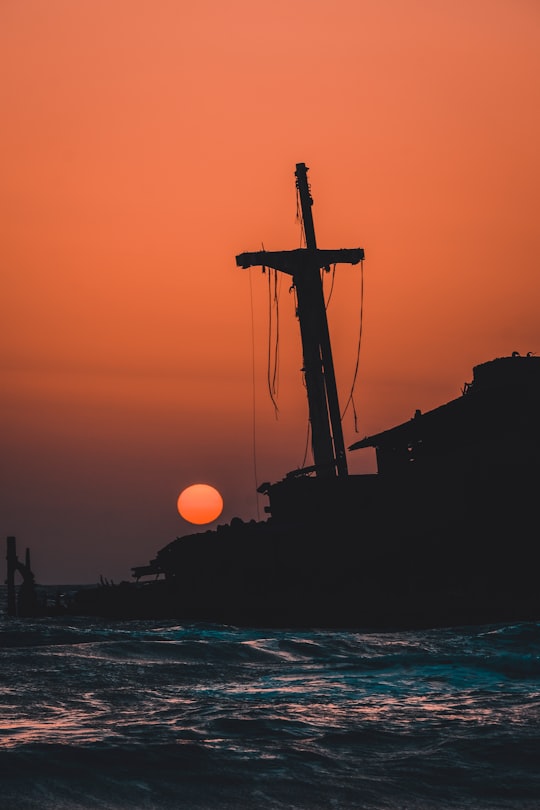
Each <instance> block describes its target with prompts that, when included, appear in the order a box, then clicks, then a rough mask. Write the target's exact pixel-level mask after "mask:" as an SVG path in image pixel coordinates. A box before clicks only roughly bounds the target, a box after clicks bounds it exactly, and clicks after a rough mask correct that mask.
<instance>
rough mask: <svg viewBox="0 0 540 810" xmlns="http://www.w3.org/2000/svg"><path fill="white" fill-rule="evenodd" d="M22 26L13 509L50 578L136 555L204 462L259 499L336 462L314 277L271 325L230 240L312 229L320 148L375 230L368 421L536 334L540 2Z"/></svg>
mask: <svg viewBox="0 0 540 810" xmlns="http://www.w3.org/2000/svg"><path fill="white" fill-rule="evenodd" d="M0 46H1V47H0V63H1V67H2V70H1V76H2V78H1V79H0V90H1V92H2V110H3V126H2V130H1V132H0V161H1V162H2V190H1V191H0V207H1V217H0V229H1V231H2V238H1V240H0V257H1V266H2V279H1V296H0V330H1V340H0V381H1V385H2V397H1V399H0V415H1V423H2V426H3V430H2V435H1V437H0V454H1V457H2V459H3V465H2V468H3V469H2V479H1V482H0V483H1V486H0V511H1V513H2V515H3V518H4V520H3V526H4V534H5V535H6V536H7V535H13V536H16V537H17V539H18V543H19V546H20V547H21V548H24V547H26V546H28V547H30V548H31V550H32V561H33V565H34V567H35V572H36V576H37V579H38V581H42V582H45V583H46V582H52V583H55V582H57V581H60V582H69V581H76V582H94V581H97V580H98V579H99V575H100V574H101V573H103V574H104V575H105V576H107V577H108V578H113V579H115V580H120V579H122V578H129V577H130V570H131V567H132V566H135V565H142V564H145V563H146V562H147V561H148V560H149V559H152V558H153V557H154V555H155V553H156V551H157V550H159V549H160V548H162V547H163V546H165V545H166V544H167V543H168V542H169V541H170V540H171V539H173V538H174V537H175V536H176V533H177V529H178V515H177V514H176V513H174V514H171V509H170V505H171V503H173V502H174V500H173V499H175V498H176V497H177V488H176V487H177V482H178V481H179V480H180V481H185V480H198V481H212V482H215V484H216V486H217V487H218V488H219V490H220V492H221V493H222V494H223V500H224V503H225V506H224V509H223V514H222V519H223V521H224V522H228V521H230V520H231V519H232V518H233V517H235V516H239V517H241V518H242V519H244V520H250V519H264V517H265V516H264V507H265V506H266V505H267V500H266V498H265V496H263V495H260V494H258V493H257V487H258V486H259V485H260V484H261V483H262V482H263V481H275V480H280V479H281V478H283V476H284V475H285V474H286V473H287V472H289V471H290V470H293V469H295V468H297V467H300V466H302V465H303V464H304V463H308V464H309V463H311V461H312V459H311V455H310V453H309V442H308V440H307V436H308V419H307V402H306V396H305V389H304V385H303V380H302V374H301V368H302V356H301V343H300V336H299V330H298V322H297V320H296V318H295V311H294V295H293V294H292V293H291V292H290V289H289V287H290V279H288V278H282V279H281V282H280V285H279V324H278V327H279V328H278V331H277V332H276V331H274V332H273V334H272V336H271V338H270V339H269V336H268V330H269V325H268V319H269V300H268V295H269V288H268V275H263V274H262V272H261V271H260V269H257V268H253V269H252V270H242V269H239V268H237V267H236V263H235V256H236V255H237V254H239V253H242V252H244V251H257V250H260V249H261V248H262V247H264V248H265V249H266V250H289V249H294V248H296V247H299V246H300V242H301V232H300V226H299V223H298V221H297V219H296V193H295V177H294V172H295V166H296V163H299V162H304V163H305V164H306V165H307V166H308V167H309V175H308V177H309V182H310V184H311V191H312V196H313V200H314V206H313V217H314V223H315V230H316V235H317V244H318V246H319V247H320V248H328V249H334V248H358V247H361V248H364V250H365V256H366V259H365V264H364V299H363V302H361V300H360V288H361V278H360V269H359V267H357V266H355V267H351V266H347V265H341V266H338V267H337V268H336V274H335V283H334V286H333V288H332V292H331V295H330V281H331V279H330V274H328V276H327V277H326V278H325V290H326V293H327V297H329V299H330V300H329V305H328V319H329V327H330V334H331V340H332V347H333V352H334V364H335V369H336V378H337V381H338V388H339V396H340V401H341V405H342V408H343V407H344V405H345V403H346V402H347V399H348V397H349V394H350V390H351V385H352V382H353V379H354V372H355V367H356V362H357V359H358V355H357V350H358V340H359V332H360V326H362V341H361V346H360V356H359V362H358V377H357V380H356V386H355V389H354V408H353V407H349V408H348V410H347V413H346V415H345V418H344V420H343V432H344V438H345V445H346V446H347V447H348V446H349V445H351V444H352V443H353V442H355V441H357V440H358V439H359V438H361V437H363V436H365V435H366V434H371V433H375V432H378V431H380V430H384V429H386V428H388V427H391V426H392V425H393V424H396V423H398V422H402V421H405V420H407V419H409V418H410V417H411V416H412V415H413V414H414V412H415V410H416V409H417V408H420V409H421V410H422V411H426V410H429V409H430V408H433V407H436V406H438V405H440V404H442V403H443V402H444V401H446V400H448V399H451V398H453V397H457V396H459V395H460V391H461V387H462V386H463V384H464V383H465V382H467V381H469V380H470V379H471V374H472V367H473V366H474V365H476V364H478V363H481V362H484V361H486V360H490V359H492V358H493V357H496V356H502V355H509V354H511V353H512V352H513V351H519V352H521V353H523V354H525V353H527V352H528V351H531V352H535V353H540V319H539V317H538V304H539V301H540V274H539V273H538V266H537V264H538V258H537V257H538V255H539V254H540V230H539V228H538V188H539V187H540V156H539V152H538V143H539V142H540V103H539V102H540V5H539V4H538V3H534V2H528V0H516V2H513V3H509V2H508V3H504V2H498V0H496V1H495V2H493V1H492V0H470V2H467V3H464V4H460V3H448V4H442V3H433V2H431V1H430V0H407V2H405V0H387V2H385V3H380V2H379V1H378V0H333V2H332V3H330V2H329V1H328V0H297V2H294V3H291V2H290V0H275V2H274V3H272V4H270V5H267V6H264V7H262V6H260V4H257V3H253V2H251V0H230V2H228V3H222V2H221V1H220V0H202V1H201V2H200V3H192V4H186V3H173V2H169V0H165V1H164V2H161V3H157V4H155V3H150V2H148V0H78V2H76V3H73V2H71V0H48V2H47V3H46V4H44V3H42V2H41V0H25V2H24V3H17V2H15V0H8V2H4V3H3V4H1V7H0ZM361 303H363V320H362V323H360V308H361ZM276 340H277V343H278V352H277V354H278V360H277V369H278V379H277V384H276V389H277V405H278V411H277V412H276V411H275V409H274V406H273V403H272V401H271V399H270V397H269V394H268V371H267V367H268V358H269V356H270V357H272V358H274V354H273V351H274V348H275V342H276ZM269 346H270V348H269ZM306 446H308V452H307V457H306ZM348 463H349V470H350V471H351V472H353V473H355V472H358V473H361V472H366V471H372V470H373V468H374V467H373V464H374V462H373V457H372V455H371V454H370V455H369V456H367V455H363V451H356V452H354V453H350V454H349V458H348ZM29 493H31V494H29ZM134 504H135V506H134ZM172 511H173V512H174V510H172Z"/></svg>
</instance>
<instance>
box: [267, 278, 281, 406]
mask: <svg viewBox="0 0 540 810" xmlns="http://www.w3.org/2000/svg"><path fill="white" fill-rule="evenodd" d="M265 269H266V268H265ZM272 282H273V284H272ZM272 287H273V291H272ZM273 311H275V313H276V315H275V320H276V328H275V345H274V350H273V351H272V334H273V329H272V323H273V321H272V313H273ZM267 352H268V357H267V364H266V379H267V383H268V393H269V394H270V399H271V400H272V405H273V406H274V415H275V417H276V419H277V418H278V413H279V408H278V404H277V401H276V394H277V380H278V376H277V375H278V357H279V316H278V281H277V270H272V268H271V267H270V268H268V349H267Z"/></svg>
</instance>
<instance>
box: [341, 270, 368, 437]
mask: <svg viewBox="0 0 540 810" xmlns="http://www.w3.org/2000/svg"><path fill="white" fill-rule="evenodd" d="M363 323H364V262H363V261H361V262H360V325H359V329H358V346H357V349H356V366H355V369H354V376H353V381H352V385H351V391H350V394H349V397H348V399H347V402H346V404H345V408H344V410H343V413H342V414H341V421H343V417H344V416H345V414H346V413H347V409H348V407H349V405H351V406H352V409H353V414H354V431H355V433H358V416H357V413H356V407H355V404H354V388H355V385H356V378H357V376H358V366H359V364H360V347H361V345H362V328H363Z"/></svg>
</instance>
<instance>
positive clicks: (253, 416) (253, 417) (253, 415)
mask: <svg viewBox="0 0 540 810" xmlns="http://www.w3.org/2000/svg"><path fill="white" fill-rule="evenodd" d="M248 273H249V302H250V309H251V442H252V454H253V478H254V479H255V493H257V490H258V488H259V475H258V472H257V428H256V425H257V418H256V417H257V413H256V402H255V390H256V385H255V315H254V312H253V285H252V279H251V269H250V270H248ZM255 503H256V506H257V520H260V519H261V517H260V510H259V495H258V494H256V495H255Z"/></svg>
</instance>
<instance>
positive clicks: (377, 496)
mask: <svg viewBox="0 0 540 810" xmlns="http://www.w3.org/2000/svg"><path fill="white" fill-rule="evenodd" d="M296 183H297V189H298V193H299V197H300V203H301V210H302V219H303V226H304V234H305V241H306V247H305V248H301V249H298V250H293V251H283V252H269V251H260V252H258V253H243V254H240V255H239V256H237V257H236V261H237V264H238V266H239V267H244V268H247V267H250V266H263V267H271V268H274V269H276V270H278V271H281V272H284V273H288V274H290V275H291V276H292V283H293V285H294V286H295V288H296V293H297V300H298V318H299V323H300V332H301V338H302V350H303V359H304V369H303V371H304V375H305V382H306V389H307V396H308V406H309V418H310V425H311V436H312V450H313V458H314V464H313V466H312V467H309V468H305V469H301V470H295V471H293V472H291V473H289V474H288V475H286V476H285V478H283V479H282V480H281V481H277V482H275V483H265V484H263V485H262V486H261V487H260V488H259V491H260V492H263V493H264V494H265V495H266V496H267V497H268V501H269V505H268V506H267V507H266V511H267V512H268V519H267V520H264V521H254V520H253V521H250V522H244V521H242V520H240V519H239V518H234V519H233V520H232V521H231V522H230V524H227V525H224V526H218V528H217V529H216V530H214V531H207V532H203V533H200V532H199V533H196V534H190V535H187V536H184V537H180V538H177V539H176V540H174V541H173V542H171V543H169V544H168V545H166V546H165V547H164V548H162V549H161V550H160V551H158V553H157V554H156V556H155V558H154V559H153V560H151V561H150V563H149V564H148V565H145V566H140V567H135V568H134V569H133V575H134V579H135V581H134V582H130V583H128V582H124V583H120V584H119V585H115V586H110V585H109V586H103V585H102V586H100V587H96V588H93V589H85V590H82V591H80V592H79V593H78V594H77V595H76V598H75V601H74V603H73V606H72V609H73V611H74V612H77V613H80V614H86V615H103V616H116V617H120V618H129V617H171V618H176V619H178V620H182V621H184V620H185V621H210V622H224V623H230V624H236V625H252V626H272V627H295V626H296V627H300V626H302V627H343V628H365V629H369V628H372V629H382V630H389V629H400V628H414V627H418V628H420V627H437V626H448V625H457V624H470V623H475V624H476V623H488V622H489V623H491V622H501V621H513V620H536V619H539V618H540V589H539V585H538V579H539V562H540V550H539V539H538V522H537V511H538V509H537V499H538V485H539V482H540V474H539V473H540V420H539V414H540V358H537V357H534V356H532V355H530V354H529V355H527V356H520V355H519V354H518V353H517V352H514V353H512V354H511V355H510V356H508V357H499V358H496V359H494V360H491V361H488V362H485V363H482V364H480V365H477V366H476V367H475V368H474V369H473V379H472V382H470V383H468V384H466V385H465V386H464V388H463V391H462V394H461V396H460V397H459V398H457V399H454V400H452V401H451V402H448V403H446V404H444V405H441V406H440V407H438V408H435V409H434V410H431V411H428V412H426V413H422V412H420V411H417V412H416V413H415V414H414V416H413V418H411V419H410V420H408V421H407V422H404V423H403V424H401V425H397V426H395V427H393V428H390V429H389V430H386V431H383V432H382V433H378V434H376V435H373V436H367V437H365V438H364V439H362V440H361V441H357V442H355V443H354V444H353V445H351V446H350V447H349V451H354V450H356V449H359V448H364V447H372V448H375V450H376V454H377V470H378V471H377V473H375V474H364V475H351V474H349V472H348V468H347V458H346V453H345V447H344V442H343V434H342V428H341V418H340V409H339V403H338V397H337V389H336V381H335V376H334V368H333V363H332V353H331V345H330V338H329V334H328V324H327V318H326V310H325V304H324V297H323V290H322V272H323V271H324V270H325V269H328V268H329V266H330V265H334V264H338V263H343V262H345V263H352V264H356V263H358V262H361V261H362V260H363V258H364V251H363V250H362V249H360V248H358V249H352V250H319V249H318V248H317V245H316V241H315V232H314V227H313V219H312V214H311V206H312V198H311V194H310V189H309V184H308V181H307V167H306V166H305V164H303V163H299V164H297V166H296Z"/></svg>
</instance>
